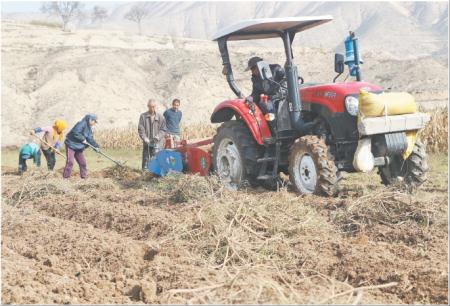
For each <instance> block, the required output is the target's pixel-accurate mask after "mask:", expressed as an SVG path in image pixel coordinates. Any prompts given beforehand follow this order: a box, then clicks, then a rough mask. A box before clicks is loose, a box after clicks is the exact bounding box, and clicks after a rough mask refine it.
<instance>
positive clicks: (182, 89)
mask: <svg viewBox="0 0 450 306" xmlns="http://www.w3.org/2000/svg"><path fill="white" fill-rule="evenodd" d="M318 29H320V27H319V28H318ZM323 29H324V32H322V35H323V34H324V33H327V32H326V31H325V28H323ZM278 46H281V44H280V45H278V44H277V45H276V47H275V48H273V49H269V48H264V49H261V48H258V47H252V46H248V45H247V46H242V45H240V44H239V43H236V44H234V43H233V44H231V47H230V49H231V56H232V62H233V64H234V70H235V73H236V78H237V81H238V83H239V84H240V86H241V87H242V88H243V89H244V93H245V94H249V92H250V80H249V75H248V73H244V72H243V69H244V67H245V65H246V61H247V59H248V58H249V57H250V56H253V55H255V54H258V55H260V56H262V57H263V58H264V59H266V60H268V61H269V62H276V63H280V64H282V63H283V52H282V50H280V49H279V47H278ZM332 51H333V50H331V49H330V50H328V49H325V48H313V49H310V48H304V47H296V48H295V50H294V52H295V58H296V62H297V63H298V64H299V69H300V74H301V75H302V76H303V77H304V78H305V81H306V82H330V81H331V80H332V78H333V77H334V72H333V54H332ZM363 58H364V60H365V65H364V68H363V69H364V77H365V79H366V80H367V81H370V82H374V83H377V84H380V85H381V86H383V87H384V88H392V89H393V90H406V91H408V92H411V93H413V94H414V95H415V96H416V97H417V98H418V99H419V100H422V101H433V100H436V101H441V100H447V99H448V94H447V86H448V79H447V71H448V64H447V61H445V62H443V61H440V60H437V59H434V58H432V57H423V58H420V59H411V60H399V59H396V58H395V57H392V56H390V55H389V54H387V53H382V52H373V51H371V52H365V53H363ZM221 68H222V65H221V59H220V56H219V52H218V50H217V46H216V44H215V43H214V42H211V41H205V40H199V39H186V38H183V39H182V38H174V37H166V36H137V35H133V34H130V33H126V32H122V31H106V30H78V31H76V32H72V33H64V32H61V31H60V30H58V29H55V28H49V27H45V26H36V25H30V24H26V23H18V22H2V132H3V133H2V145H3V146H5V145H16V144H19V143H20V142H22V141H24V140H25V139H26V138H25V134H26V133H25V132H24V129H25V128H30V127H32V126H39V125H46V124H49V123H50V122H51V121H52V120H54V118H55V117H61V118H65V119H67V121H68V122H69V124H70V125H72V124H74V123H75V122H76V121H77V120H79V119H80V118H81V117H82V116H83V115H84V114H85V113H87V112H96V113H97V114H98V115H99V117H100V125H99V128H108V127H113V126H114V127H121V126H126V125H128V124H129V123H130V122H133V123H135V122H136V120H137V119H138V117H139V114H140V113H141V112H142V111H144V110H145V104H146V101H147V99H148V98H149V97H154V98H156V99H157V100H158V101H159V102H160V106H161V107H160V110H164V108H165V106H164V105H168V104H169V103H170V101H171V100H172V99H173V98H175V97H179V98H181V100H182V110H183V112H184V122H185V123H190V122H200V121H203V122H207V121H209V117H210V114H211V112H212V110H213V108H214V106H215V105H216V104H217V103H219V102H221V101H222V100H224V99H227V98H231V97H233V94H232V92H231V91H230V89H229V88H228V86H227V84H226V81H225V78H224V77H223V75H222V74H221Z"/></svg>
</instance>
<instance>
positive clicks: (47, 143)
mask: <svg viewBox="0 0 450 306" xmlns="http://www.w3.org/2000/svg"><path fill="white" fill-rule="evenodd" d="M66 128H67V123H66V122H65V121H64V120H61V119H56V120H55V122H54V123H53V126H46V127H37V128H35V129H33V130H31V132H30V133H31V134H32V135H36V134H39V133H44V134H43V137H42V138H41V150H42V153H43V154H44V156H45V159H46V160H47V168H48V170H53V169H54V168H55V164H56V156H55V150H54V149H56V150H59V148H60V147H61V144H62V140H63V138H64V130H65V129H66Z"/></svg>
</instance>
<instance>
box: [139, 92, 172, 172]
mask: <svg viewBox="0 0 450 306" xmlns="http://www.w3.org/2000/svg"><path fill="white" fill-rule="evenodd" d="M147 107H148V111H146V112H145V113H142V114H141V116H140V117H139V125H138V133H139V137H140V138H141V139H142V141H143V150H142V170H145V169H146V168H147V163H148V161H149V159H150V158H152V157H153V156H154V155H155V154H156V153H157V152H158V150H159V149H161V148H163V147H164V141H165V136H166V132H167V129H166V120H165V119H164V117H163V116H162V115H161V114H159V113H157V112H156V101H155V100H154V99H150V100H148V103H147Z"/></svg>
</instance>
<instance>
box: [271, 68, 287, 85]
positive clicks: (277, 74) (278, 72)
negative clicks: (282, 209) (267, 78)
mask: <svg viewBox="0 0 450 306" xmlns="http://www.w3.org/2000/svg"><path fill="white" fill-rule="evenodd" d="M269 67H270V70H271V72H272V76H273V80H274V81H275V82H277V83H279V82H281V81H282V80H283V79H284V78H285V76H286V73H285V71H284V69H283V67H281V66H280V65H278V64H270V65H269Z"/></svg>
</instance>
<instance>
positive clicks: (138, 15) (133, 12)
mask: <svg viewBox="0 0 450 306" xmlns="http://www.w3.org/2000/svg"><path fill="white" fill-rule="evenodd" d="M149 13H150V11H149V9H148V7H147V4H146V3H138V4H135V5H133V7H131V9H130V10H129V11H128V13H126V14H125V16H124V18H125V19H128V20H130V21H133V22H136V23H137V25H138V29H139V35H141V34H142V29H141V22H142V20H143V19H144V18H145V17H147V16H148V14H149Z"/></svg>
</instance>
